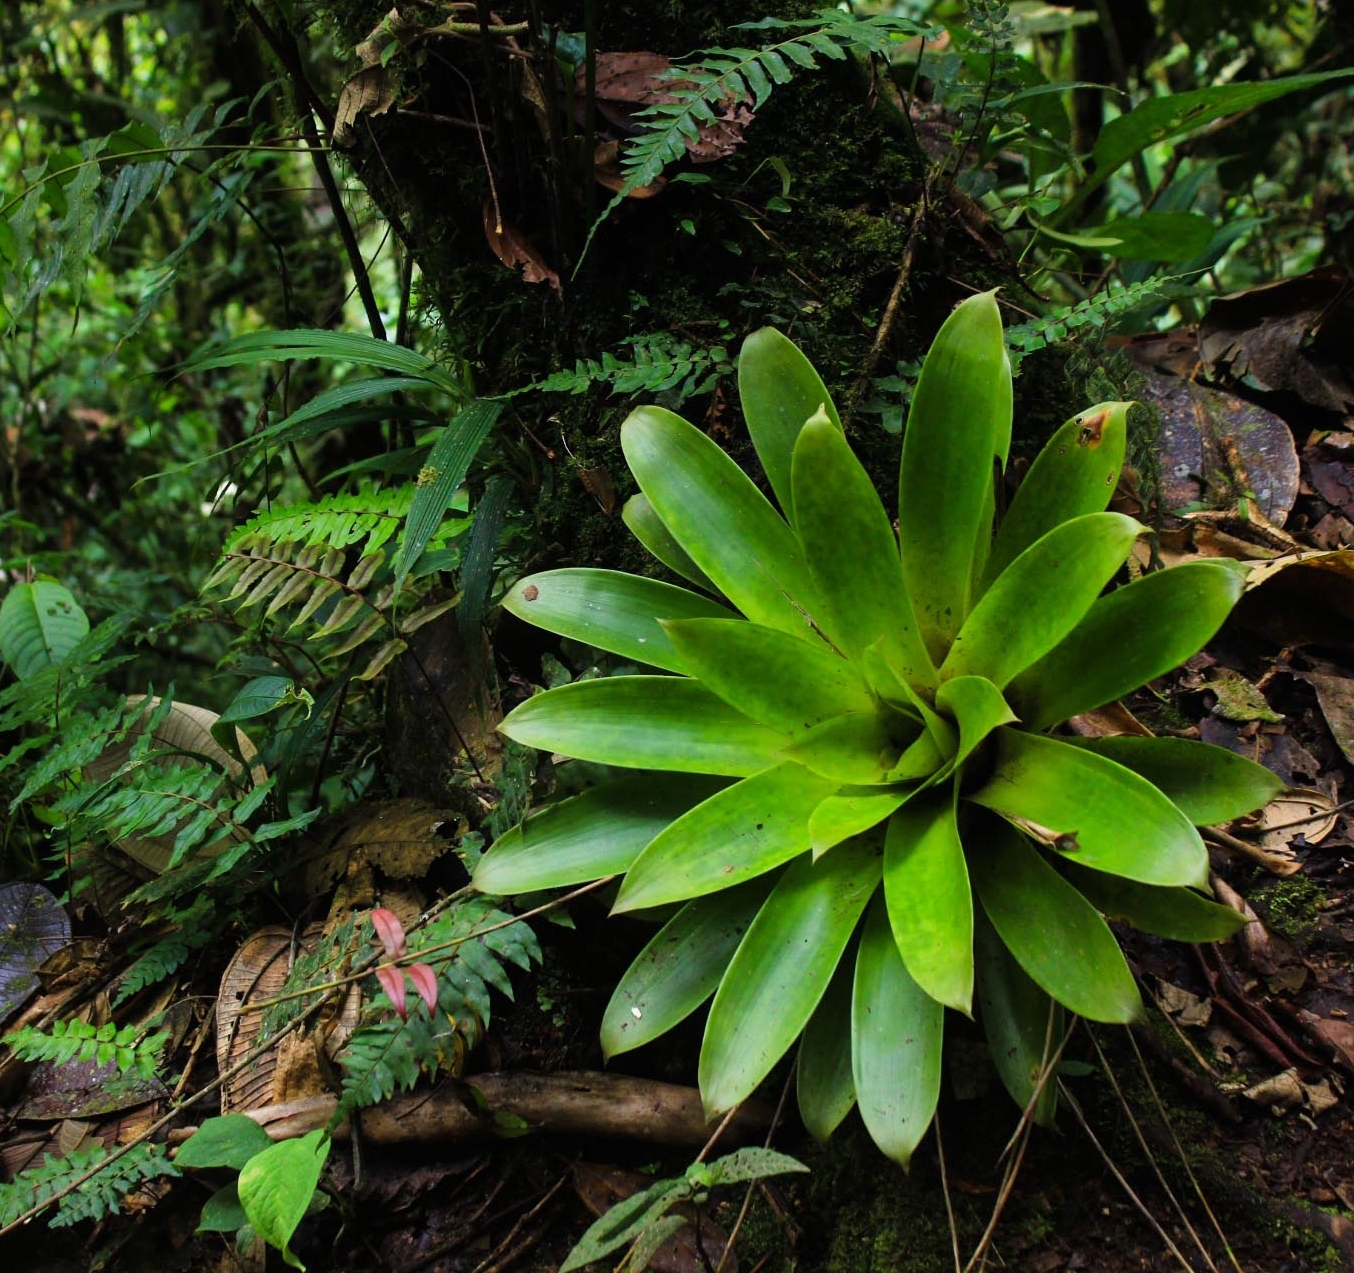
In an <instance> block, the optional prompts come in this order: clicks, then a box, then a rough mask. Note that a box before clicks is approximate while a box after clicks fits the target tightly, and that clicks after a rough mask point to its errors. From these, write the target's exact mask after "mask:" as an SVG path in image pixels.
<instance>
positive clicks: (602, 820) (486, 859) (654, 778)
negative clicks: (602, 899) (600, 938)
mask: <svg viewBox="0 0 1354 1273" xmlns="http://www.w3.org/2000/svg"><path fill="white" fill-rule="evenodd" d="M723 785H724V784H723V783H722V782H721V781H720V780H719V779H718V778H704V777H700V776H697V775H677V774H664V775H661V776H659V775H655V774H635V775H633V776H630V777H625V778H620V779H618V780H617V781H615V782H608V783H605V784H603V785H602V786H600V787H593V788H591V789H590V790H588V791H585V792H583V794H582V795H578V796H571V797H570V798H569V799H567V800H561V801H559V802H558V803H556V804H548V805H546V806H545V807H544V808H542V809H537V810H536V811H535V812H534V813H532V814H531V815H530V816H529V817H528V818H526V819H525V820H524V821H522V822H519V823H518V824H517V825H516V826H515V827H513V828H512V829H511V830H509V831H505V832H504V833H503V834H502V835H501V836H499V837H498V839H497V840H495V841H494V844H493V847H492V848H490V849H489V851H488V852H487V853H486V854H485V855H484V856H483V857H482V858H481V859H480V860H479V864H478V865H477V866H476V867H475V874H474V876H473V881H472V882H473V883H474V885H475V887H476V888H477V889H479V890H480V891H481V892H482V893H494V894H507V893H526V892H532V891H534V890H536V889H542V888H567V887H569V886H570V885H574V884H584V883H586V882H587V881H589V880H596V879H601V878H602V877H603V876H606V875H620V874H622V873H623V872H625V871H628V870H629V869H630V867H631V866H632V865H634V861H635V859H636V858H637V857H639V855H640V853H642V852H643V851H644V848H645V846H646V845H648V843H649V842H650V841H651V840H652V839H653V838H654V836H656V835H657V834H658V833H659V832H660V831H662V830H663V828H664V827H666V826H668V825H669V824H670V823H672V822H674V821H676V820H677V819H678V818H680V817H681V816H682V814H684V813H686V812H687V811H688V810H689V809H693V808H694V807H695V806H696V805H698V804H700V802H701V801H702V800H708V799H709V798H710V797H711V796H712V795H714V794H715V793H716V792H717V791H719V790H720V789H721V788H722V787H723Z"/></svg>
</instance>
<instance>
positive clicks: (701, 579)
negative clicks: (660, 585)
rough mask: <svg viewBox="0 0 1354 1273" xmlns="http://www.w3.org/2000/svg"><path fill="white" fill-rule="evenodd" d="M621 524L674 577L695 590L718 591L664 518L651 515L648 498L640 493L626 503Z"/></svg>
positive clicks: (653, 513) (655, 514)
mask: <svg viewBox="0 0 1354 1273" xmlns="http://www.w3.org/2000/svg"><path fill="white" fill-rule="evenodd" d="M621 521H623V522H624V523H625V524H626V525H627V526H628V527H629V528H630V533H631V534H632V535H634V537H635V538H636V539H638V540H639V542H640V543H641V544H643V545H644V547H645V548H647V549H648V550H649V551H650V552H651V553H652V554H653V555H654V556H655V557H656V558H658V560H659V561H661V562H662V563H663V564H664V565H665V566H666V567H667V568H668V569H669V570H671V571H672V573H673V574H675V575H681V577H682V578H683V579H685V580H686V581H687V582H688V583H694V584H695V585H696V587H697V588H704V589H705V590H706V591H707V592H718V591H719V589H718V588H716V587H715V585H714V584H713V583H711V582H710V577H709V576H708V575H707V574H706V573H705V571H703V570H702V569H701V568H700V567H699V566H698V565H696V563H695V562H694V561H692V560H691V558H690V557H689V556H688V555H687V552H686V549H685V548H683V547H682V546H681V544H679V543H678V542H677V541H676V540H675V539H673V537H672V532H671V531H670V530H669V529H668V528H667V527H666V526H664V525H663V519H662V518H661V517H659V515H658V514H657V513H655V512H654V508H653V505H652V504H650V503H649V497H648V496H647V495H645V494H644V493H643V492H642V491H641V492H640V493H639V494H637V495H632V496H630V498H629V499H628V500H626V501H625V506H624V507H623V508H622V509H621Z"/></svg>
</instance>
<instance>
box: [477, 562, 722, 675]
mask: <svg viewBox="0 0 1354 1273" xmlns="http://www.w3.org/2000/svg"><path fill="white" fill-rule="evenodd" d="M503 608H504V609H505V610H507V611H508V612H509V613H511V614H515V615H516V616H517V617H518V618H519V619H525V620H526V621H527V622H528V623H533V624H535V625H536V626H537V627H538V628H544V629H545V630H546V631H547V632H557V633H558V634H559V635H560V636H565V637H570V638H572V639H573V640H575V641H582V642H583V643H584V644H585V645H592V646H596V647H597V648H598V649H599V650H607V651H609V652H610V653H612V654H619V655H621V656H622V657H624V658H627V659H633V660H634V661H635V662H636V663H647V664H649V665H650V666H652V667H661V668H663V669H665V670H666V671H669V672H681V671H684V670H685V669H684V668H683V667H682V665H681V661H680V660H679V659H678V657H677V653H676V651H675V650H674V649H673V648H672V642H671V641H669V640H668V635H667V633H666V632H665V631H664V630H663V628H662V626H661V621H662V620H665V619H696V618H701V619H731V618H732V617H733V614H732V612H731V611H730V610H729V609H728V608H727V607H725V606H722V605H720V604H719V603H718V602H717V601H711V600H710V598H709V597H702V596H700V595H699V594H698V593H694V592H688V591H687V590H686V589H685V588H677V587H674V586H673V585H672V584H669V583H660V582H659V581H658V580H657V579H645V578H643V577H642V576H641V575H627V574H623V573H621V572H620V571H617V570H592V569H588V568H586V567H582V568H577V569H572V570H547V571H545V572H544V573H543V574H539V575H528V576H527V577H526V578H525V579H520V580H518V582H517V583H516V584H514V585H513V586H512V588H510V589H509V590H508V595H507V596H506V597H504V598H503Z"/></svg>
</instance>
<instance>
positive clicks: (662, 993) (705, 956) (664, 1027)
mask: <svg viewBox="0 0 1354 1273" xmlns="http://www.w3.org/2000/svg"><path fill="white" fill-rule="evenodd" d="M769 887H770V886H769V884H768V883H767V882H766V881H754V882H752V883H750V884H745V885H743V886H742V887H741V888H731V889H726V890H725V891H724V892H722V893H716V894H715V895H714V896H713V897H702V898H699V899H697V900H696V901H694V902H691V903H689V904H688V905H686V906H684V907H682V909H681V910H680V911H678V912H677V914H676V915H674V916H673V917H672V919H670V920H669V921H668V922H667V923H666V924H664V925H663V927H662V928H661V929H659V931H658V933H657V935H656V936H655V937H654V938H653V940H652V941H651V942H649V944H648V945H647V946H645V947H644V949H643V950H642V951H640V952H639V955H638V956H637V957H636V959H635V962H634V963H632V964H631V965H630V967H629V968H628V969H627V970H626V973H625V976H623V977H622V978H621V980H620V983H619V984H618V985H617V987H616V990H615V992H614V993H613V994H612V996H611V1001H610V1002H609V1003H608V1004H607V1007H606V1012H605V1013H603V1015H602V1055H603V1056H605V1057H606V1058H607V1059H608V1060H609V1059H610V1058H611V1057H613V1056H616V1055H618V1054H619V1053H621V1052H628V1051H630V1049H632V1048H637V1047H640V1046H641V1045H642V1044H645V1043H648V1042H650V1041H651V1040H653V1039H656V1038H658V1036H659V1035H660V1034H664V1033H665V1032H666V1031H668V1030H670V1029H672V1027H673V1026H675V1025H676V1024H677V1023H678V1022H679V1021H681V1020H683V1019H684V1018H686V1017H687V1016H689V1015H690V1014H691V1013H693V1012H695V1010H696V1009H697V1008H699V1007H700V1006H701V1004H703V1003H704V1002H705V1001H706V1000H707V999H708V998H709V997H710V996H711V995H712V994H714V993H715V990H716V989H717V988H718V987H719V982H720V978H721V977H723V975H724V970H725V969H726V968H727V967H728V964H729V960H730V959H732V958H733V952H734V951H735V950H736V949H737V948H738V943H739V942H740V941H742V940H743V934H744V933H746V932H747V930H748V925H749V924H751V923H752V917H753V916H754V915H755V914H756V913H757V911H758V910H759V909H760V908H761V905H762V903H763V902H764V901H765V900H766V894H767V892H768V891H769Z"/></svg>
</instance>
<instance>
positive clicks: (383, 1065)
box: [334, 898, 541, 1122]
mask: <svg viewBox="0 0 1354 1273" xmlns="http://www.w3.org/2000/svg"><path fill="white" fill-rule="evenodd" d="M511 920H512V917H511V916H509V915H507V914H505V913H504V912H503V911H500V910H499V909H498V908H497V907H495V906H494V905H493V903H492V902H490V901H488V900H486V899H484V898H467V899H466V900H464V901H462V902H460V903H458V904H457V905H456V906H454V907H452V908H451V909H449V910H447V911H445V912H444V913H443V914H441V915H439V916H437V917H436V918H435V919H433V920H432V921H431V922H430V923H428V924H427V925H425V926H424V927H423V928H422V929H420V930H419V932H418V935H417V938H416V945H417V947H418V949H417V950H411V951H410V954H409V958H410V959H411V960H417V961H419V962H422V963H426V964H428V965H429V966H430V967H431V968H432V969H433V971H434V973H435V974H436V976H437V1018H436V1020H434V1019H433V1018H432V1017H430V1016H429V1015H428V1011H427V1007H426V1005H425V1004H424V1003H423V1001H422V1000H421V999H420V1000H418V1001H417V1002H416V1003H415V1004H414V1005H413V1006H412V1008H411V1010H410V1012H409V1015H408V1017H407V1018H406V1019H405V1020H403V1021H401V1020H399V1019H398V1018H391V1017H390V1015H389V1013H390V1007H389V1002H388V1000H386V999H385V998H384V996H383V995H378V996H374V997H373V998H372V1000H371V1001H370V1002H369V1003H368V1005H367V1007H366V1009H365V1010H364V1013H363V1022H362V1024H361V1025H360V1026H359V1027H358V1029H357V1030H355V1031H354V1032H353V1034H352V1037H351V1038H350V1039H349V1040H348V1043H347V1045H346V1046H345V1048H344V1051H343V1054H342V1056H341V1058H340V1059H341V1061H342V1064H343V1070H344V1079H343V1092H342V1095H341V1096H340V1098H339V1104H338V1108H337V1110H336V1111H335V1114H334V1118H335V1121H336V1122H337V1121H341V1120H342V1119H343V1118H345V1117H347V1115H348V1114H349V1113H351V1112H352V1111H353V1110H355V1109H361V1108H363V1107H364V1106H367V1105H371V1104H375V1103H376V1102H377V1101H381V1100H385V1099H387V1098H388V1097H389V1096H390V1095H391V1093H392V1092H394V1091H396V1090H397V1089H399V1088H409V1087H412V1086H413V1085H414V1084H415V1083H416V1082H417V1081H418V1079H419V1076H420V1075H421V1074H423V1073H428V1074H435V1073H438V1072H439V1071H442V1072H451V1073H456V1072H458V1071H459V1068H460V1064H461V1060H462V1058H463V1057H464V1056H465V1054H466V1053H467V1052H469V1051H470V1050H471V1049H472V1048H473V1047H474V1046H475V1045H476V1044H477V1043H478V1042H479V1040H480V1039H481V1038H482V1037H483V1034H484V1031H485V1030H486V1029H487V1028H488V1025H489V1015H490V997H489V990H490V987H493V988H494V989H495V990H499V991H501V992H502V993H503V994H505V995H507V997H508V998H511V997H512V983H511V982H510V981H509V979H508V975H507V971H506V969H505V968H504V964H505V963H510V964H514V965H516V966H517V967H519V968H524V969H525V968H530V967H531V965H532V964H533V963H535V962H539V960H540V957H541V951H540V946H539V944H538V943H537V941H536V935H535V933H533V932H532V931H531V928H530V926H529V925H527V924H525V923H513V922H511ZM500 924H502V925H504V927H501V928H500V927H498V925H500ZM486 930H492V931H486Z"/></svg>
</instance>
